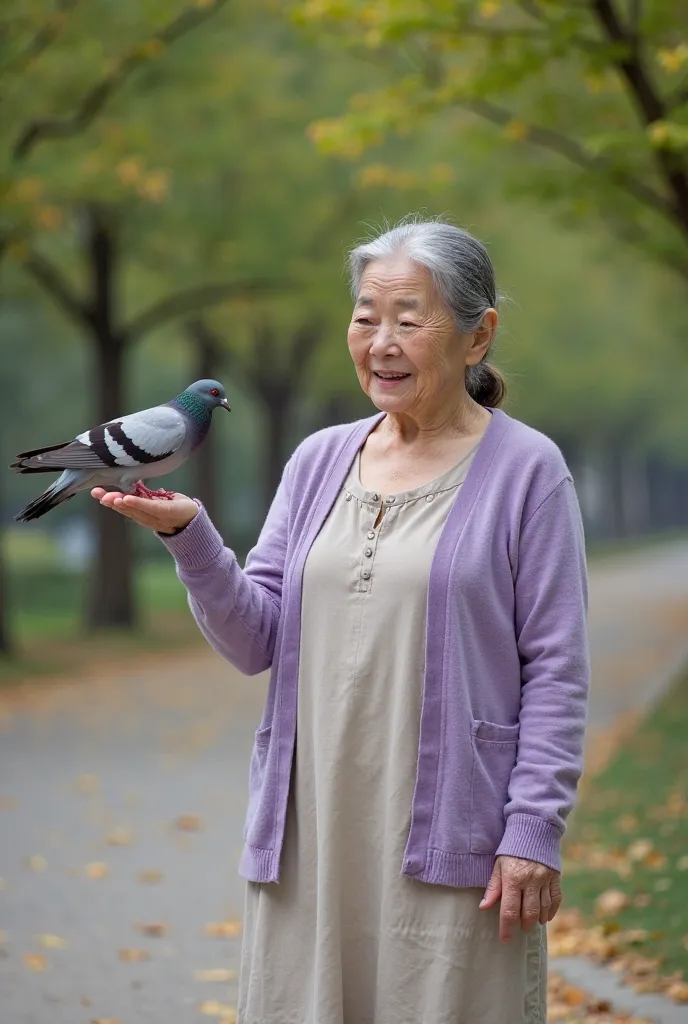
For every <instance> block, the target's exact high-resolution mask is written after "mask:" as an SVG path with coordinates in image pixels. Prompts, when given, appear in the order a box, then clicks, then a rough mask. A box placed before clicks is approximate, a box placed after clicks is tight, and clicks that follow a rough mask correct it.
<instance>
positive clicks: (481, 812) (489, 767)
mask: <svg viewBox="0 0 688 1024" xmlns="http://www.w3.org/2000/svg"><path fill="white" fill-rule="evenodd" d="M519 728H520V727H519V724H518V723H516V724H515V725H500V724H499V723H497V722H484V721H481V720H479V719H475V718H474V719H473V721H472V725H471V741H472V747H473V770H472V774H471V839H470V851H471V853H489V854H494V853H495V852H496V850H497V847H498V846H499V844H500V842H501V841H502V837H503V836H504V829H505V827H506V821H505V818H504V807H505V806H506V803H507V799H508V789H509V779H510V778H511V772H512V771H513V769H514V766H515V764H516V752H517V748H518V732H519Z"/></svg>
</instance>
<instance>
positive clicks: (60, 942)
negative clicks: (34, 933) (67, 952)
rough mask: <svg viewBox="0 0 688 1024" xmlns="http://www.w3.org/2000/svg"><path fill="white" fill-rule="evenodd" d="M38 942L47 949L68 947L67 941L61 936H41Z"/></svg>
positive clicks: (47, 934)
mask: <svg viewBox="0 0 688 1024" xmlns="http://www.w3.org/2000/svg"><path fill="white" fill-rule="evenodd" d="M38 941H39V943H40V944H41V946H45V948H46V949H64V947H65V946H66V945H67V943H66V942H65V940H64V939H63V938H61V937H60V936H59V935H50V934H49V933H46V934H44V935H39V936H38Z"/></svg>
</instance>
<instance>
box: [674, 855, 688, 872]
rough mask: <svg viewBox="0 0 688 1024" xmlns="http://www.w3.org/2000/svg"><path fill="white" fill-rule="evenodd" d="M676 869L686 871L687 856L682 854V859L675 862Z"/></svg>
mask: <svg viewBox="0 0 688 1024" xmlns="http://www.w3.org/2000/svg"><path fill="white" fill-rule="evenodd" d="M676 867H677V868H678V869H679V871H688V855H686V854H684V855H683V857H679V859H678V860H677V861H676Z"/></svg>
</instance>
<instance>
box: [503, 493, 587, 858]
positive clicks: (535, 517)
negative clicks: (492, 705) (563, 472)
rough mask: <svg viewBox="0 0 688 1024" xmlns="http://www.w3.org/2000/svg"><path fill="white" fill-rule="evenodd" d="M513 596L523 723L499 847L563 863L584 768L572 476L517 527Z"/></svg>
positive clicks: (581, 579) (579, 543)
mask: <svg viewBox="0 0 688 1024" xmlns="http://www.w3.org/2000/svg"><path fill="white" fill-rule="evenodd" d="M515 599H516V613H515V626H516V639H517V642H518V650H519V654H520V658H521V665H522V669H521V680H522V682H521V710H520V715H519V720H520V727H521V728H520V734H519V744H518V758H517V762H516V766H515V767H514V770H513V771H512V773H511V780H510V783H509V799H508V801H507V804H506V807H505V815H506V819H507V822H506V831H505V833H504V838H503V840H502V843H501V845H500V847H499V850H498V851H497V853H498V855H499V854H507V855H510V856H514V857H524V858H526V859H529V860H537V861H540V862H541V863H543V864H546V865H547V866H548V867H552V868H555V869H556V870H558V871H560V870H561V861H560V852H559V845H560V840H561V837H562V835H563V833H564V830H565V827H566V826H565V819H566V817H567V816H568V814H569V812H570V811H571V809H572V807H573V805H574V801H575V794H576V789H577V785H578V780H579V778H580V776H581V774H582V770H583V750H584V734H585V723H586V718H587V700H588V690H589V680H590V668H589V655H588V637H587V607H588V586H587V570H586V560H585V542H584V537H583V525H582V521H581V515H580V509H579V506H578V500H577V498H576V493H575V490H574V486H573V481H572V480H571V479H570V477H567V478H566V479H565V480H562V481H561V483H560V484H559V485H558V486H557V487H555V488H554V490H552V491H551V492H550V493H549V494H548V496H547V497H546V498H545V499H544V500H543V501H542V502H541V504H540V505H539V506H538V507H537V508H536V509H535V511H534V512H532V514H531V515H530V516H529V518H528V519H527V520H526V521H525V522H524V523H523V525H522V527H521V535H520V539H519V552H518V567H517V571H516V578H515Z"/></svg>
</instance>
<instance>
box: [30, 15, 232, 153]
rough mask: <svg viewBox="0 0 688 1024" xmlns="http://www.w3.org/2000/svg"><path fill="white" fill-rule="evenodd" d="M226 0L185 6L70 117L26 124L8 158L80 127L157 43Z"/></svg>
mask: <svg viewBox="0 0 688 1024" xmlns="http://www.w3.org/2000/svg"><path fill="white" fill-rule="evenodd" d="M226 3H227V0H214V3H212V5H210V6H207V7H199V6H197V5H194V6H192V7H186V8H184V10H183V11H181V12H180V13H179V14H178V15H177V17H176V18H174V19H173V20H172V21H171V22H170V23H169V24H168V25H166V26H165V27H164V28H162V29H161V30H160V31H159V32H155V33H154V34H153V35H152V36H151V37H150V39H148V41H147V42H145V43H142V44H140V45H139V46H137V47H135V48H134V49H133V50H132V51H131V52H130V53H128V54H126V56H124V57H123V58H122V59H121V60H120V62H119V64H118V65H117V66H116V67H115V68H114V69H113V70H112V71H111V72H110V73H109V74H108V75H105V77H104V78H102V79H101V81H100V82H97V83H96V84H95V85H94V86H93V87H92V88H91V89H90V90H89V91H88V92H87V93H86V95H85V96H84V98H83V99H82V101H81V103H80V105H79V107H78V109H77V110H76V112H75V113H74V114H72V115H71V116H70V117H65V118H43V119H41V120H38V121H33V122H31V123H30V124H28V125H27V126H26V127H25V128H24V129H23V130H22V131H21V133H20V134H19V136H18V137H17V139H16V141H15V143H14V145H13V147H12V159H13V160H22V159H24V158H25V157H26V156H27V155H28V154H29V153H30V152H31V150H32V149H33V148H34V147H35V146H36V145H37V144H38V142H39V141H41V140H43V139H58V138H59V139H64V138H69V137H70V136H72V135H77V134H78V133H79V132H82V131H84V130H85V129H86V128H88V126H89V125H90V123H91V122H92V121H93V119H94V118H95V116H96V115H97V114H98V113H99V112H100V111H101V110H102V108H103V107H104V105H105V104H106V103H107V102H108V100H110V99H111V98H112V96H113V95H114V94H115V93H116V92H117V90H118V89H120V88H121V87H122V86H123V85H124V83H125V82H126V80H127V79H128V78H129V76H130V75H131V74H132V72H134V71H135V70H136V69H137V68H138V67H139V66H140V65H141V64H145V63H146V62H147V61H148V60H150V58H151V56H152V55H154V54H155V52H156V51H157V48H158V47H167V46H170V45H171V44H172V43H174V42H176V40H177V39H180V38H181V37H182V36H184V35H186V34H187V33H188V32H190V31H191V30H192V29H194V28H196V26H197V25H200V24H202V23H203V22H204V21H206V20H207V19H208V18H209V17H210V16H211V15H212V14H214V13H215V12H216V11H217V10H218V9H219V8H220V7H223V6H224V5H225V4H226Z"/></svg>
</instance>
